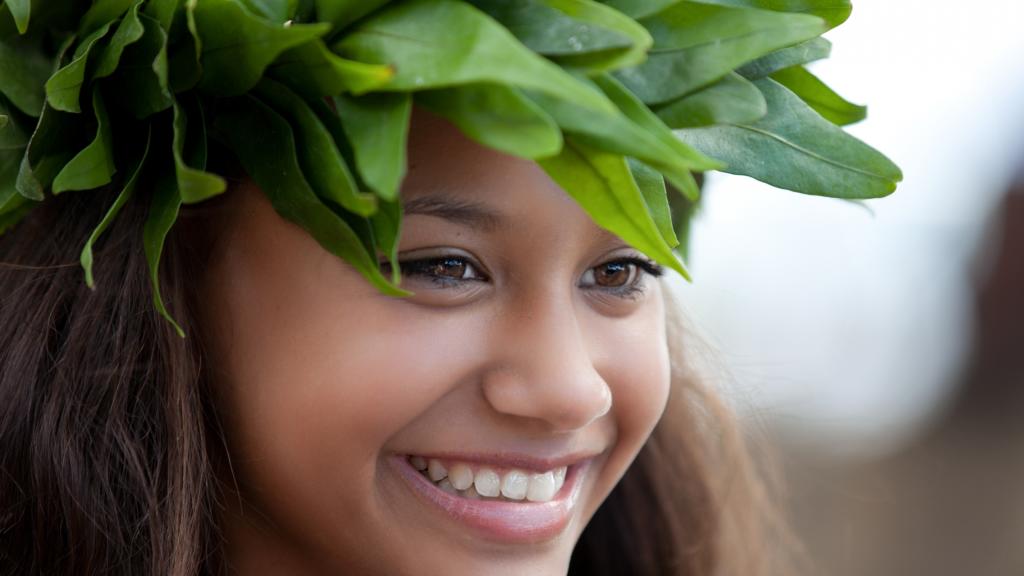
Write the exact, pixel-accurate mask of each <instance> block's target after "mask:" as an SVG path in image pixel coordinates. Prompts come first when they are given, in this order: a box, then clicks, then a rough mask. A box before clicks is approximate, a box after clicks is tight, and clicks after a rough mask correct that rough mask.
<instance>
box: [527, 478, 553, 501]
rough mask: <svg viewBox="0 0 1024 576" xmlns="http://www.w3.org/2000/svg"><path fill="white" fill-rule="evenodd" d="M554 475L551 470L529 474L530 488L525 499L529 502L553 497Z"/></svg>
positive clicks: (547, 499)
mask: <svg viewBox="0 0 1024 576" xmlns="http://www.w3.org/2000/svg"><path fill="white" fill-rule="evenodd" d="M555 492H556V490H555V475H554V474H553V473H551V472H545V473H543V474H534V475H533V476H530V488H529V489H528V490H527V491H526V499H527V500H529V501H530V502H547V501H549V500H551V499H552V498H554V497H555Z"/></svg>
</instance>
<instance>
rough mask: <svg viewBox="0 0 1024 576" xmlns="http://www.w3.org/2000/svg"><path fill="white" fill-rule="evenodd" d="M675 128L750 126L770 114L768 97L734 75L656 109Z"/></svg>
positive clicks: (666, 122)
mask: <svg viewBox="0 0 1024 576" xmlns="http://www.w3.org/2000/svg"><path fill="white" fill-rule="evenodd" d="M654 111H655V112H656V113H657V114H658V117H659V118H661V119H662V120H663V121H664V122H665V124H667V125H668V126H669V127H671V128H697V127H700V126H712V125H715V124H748V123H751V122H756V121H758V120H760V119H761V118H764V115H765V114H767V113H768V104H767V103H766V102H765V101H764V96H763V95H761V91H760V90H758V89H757V86H754V85H753V84H752V83H751V82H750V81H748V80H746V79H744V78H743V77H742V76H740V75H739V74H736V73H730V74H729V75H728V76H726V77H725V78H722V79H721V80H719V81H718V82H716V83H714V84H712V85H711V86H708V87H707V88H704V89H702V90H698V91H697V92H694V93H693V94H690V95H689V96H683V97H682V98H680V99H678V100H673V101H672V102H669V103H667V104H664V105H661V106H657V107H655V109H654Z"/></svg>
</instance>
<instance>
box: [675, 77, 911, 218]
mask: <svg viewBox="0 0 1024 576" xmlns="http://www.w3.org/2000/svg"><path fill="white" fill-rule="evenodd" d="M755 85H756V86H757V87H758V89H759V90H761V92H762V93H763V94H764V96H765V100H766V101H767V102H768V115H767V116H765V117H764V118H763V119H761V120H759V121H758V122H754V123H751V124H738V125H728V126H715V127H711V128H694V129H690V130H679V131H677V132H676V134H677V135H678V136H679V137H681V138H682V139H683V140H685V141H687V142H689V143H691V144H692V145H693V146H695V147H696V148H697V149H699V150H701V151H703V152H704V153H705V154H708V155H709V156H711V157H713V158H718V159H720V160H722V161H724V162H726V163H727V164H728V167H727V168H725V171H726V172H730V173H732V174H742V175H745V176H751V177H753V178H756V179H758V180H761V181H762V182H766V183H768V184H771V185H772V186H776V187H779V188H785V189H787V190H794V191H796V192H802V193H804V194H815V195H820V196H830V197H834V198H845V199H865V198H877V197H881V196H885V195H887V194H890V193H891V192H892V191H893V190H895V189H896V183H897V182H899V181H900V180H902V179H903V174H902V172H900V169H899V168H898V167H897V166H896V165H895V164H893V163H892V161H891V160H889V159H888V158H886V157H885V156H884V155H882V154H881V153H880V152H878V151H877V150H875V149H874V148H871V147H870V146H868V145H867V144H864V143H863V142H861V141H860V140H858V139H856V138H854V137H853V136H850V135H849V134H847V133H845V132H843V130H842V129H841V128H839V127H837V126H835V125H834V124H832V123H831V122H829V121H828V120H826V119H824V118H822V117H821V116H819V115H818V113H817V112H815V111H814V110H812V109H811V108H810V107H809V106H807V104H805V103H804V102H803V101H802V100H801V99H800V98H799V97H798V96H797V95H795V94H793V93H792V92H790V91H789V90H787V89H786V88H785V87H783V86H781V85H779V84H778V83H776V82H775V81H773V80H771V79H767V78H765V79H762V80H757V81H756V82H755Z"/></svg>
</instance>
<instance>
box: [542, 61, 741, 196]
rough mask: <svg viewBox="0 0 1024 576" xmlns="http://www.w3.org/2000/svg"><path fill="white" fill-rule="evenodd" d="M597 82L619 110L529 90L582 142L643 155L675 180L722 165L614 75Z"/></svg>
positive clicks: (638, 157)
mask: <svg viewBox="0 0 1024 576" xmlns="http://www.w3.org/2000/svg"><path fill="white" fill-rule="evenodd" d="M597 82H598V83H599V84H598V85H600V86H601V89H604V90H607V93H608V97H609V98H610V101H613V102H614V103H615V104H616V105H617V106H618V107H617V108H616V109H615V110H616V111H615V112H613V113H607V114H605V113H598V112H594V111H592V110H586V109H582V108H580V107H578V106H574V105H573V104H572V103H571V102H566V101H564V100H559V99H556V98H550V97H548V96H546V95H544V94H540V93H528V95H529V96H530V97H531V98H532V99H533V100H534V101H535V102H537V103H538V104H539V105H540V106H541V108H543V109H544V111H545V112H547V113H548V114H549V115H550V116H551V117H552V118H554V120H555V122H556V123H558V125H559V126H560V127H561V128H562V130H563V131H565V132H571V133H572V134H573V137H574V138H575V140H576V141H578V142H581V143H584V144H587V145H589V146H592V147H596V148H601V149H603V150H606V151H608V152H614V153H616V154H620V155H622V156H630V157H633V158H637V159H638V160H642V161H644V162H646V163H648V164H650V165H651V166H654V167H655V168H657V169H659V170H661V171H662V172H663V173H665V174H666V176H667V177H669V178H671V179H673V180H679V181H686V180H688V179H689V178H690V175H689V172H690V171H691V170H712V169H716V168H718V167H720V166H721V165H720V163H718V162H717V161H715V160H713V159H711V158H708V157H707V156H705V155H703V154H701V153H700V152H698V151H697V150H694V149H693V148H692V147H690V146H688V145H686V144H684V143H682V142H679V141H678V139H676V138H675V137H674V136H673V135H672V133H671V131H670V130H669V129H668V127H666V126H665V125H664V124H662V122H661V120H659V119H658V118H657V117H656V116H655V115H654V114H653V113H652V112H651V111H650V110H649V109H647V108H646V107H645V106H644V105H643V103H641V102H640V101H639V100H637V99H636V97H635V96H633V95H632V94H631V93H629V91H628V90H626V89H625V88H623V87H622V86H621V85H619V84H618V83H616V82H615V81H614V80H613V79H611V78H610V77H606V78H598V79H597ZM690 190H691V191H692V188H690Z"/></svg>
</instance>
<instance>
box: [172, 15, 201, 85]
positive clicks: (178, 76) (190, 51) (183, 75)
mask: <svg viewBox="0 0 1024 576" xmlns="http://www.w3.org/2000/svg"><path fill="white" fill-rule="evenodd" d="M195 9H196V3H195V2H189V3H187V4H186V5H185V31H184V34H185V35H187V36H188V37H187V38H186V39H185V40H183V41H181V42H180V43H179V44H178V48H177V49H176V50H174V51H172V52H171V53H170V54H168V60H167V80H168V84H169V85H170V88H171V90H172V91H173V92H174V93H175V94H178V93H180V92H184V91H186V90H190V89H192V88H193V87H195V85H196V84H198V83H199V80H200V79H201V78H202V76H203V66H202V65H201V64H200V63H199V54H201V53H202V51H203V43H202V42H201V41H200V40H199V33H198V32H197V31H196V15H195ZM168 42H169V43H172V42H171V40H170V39H168Z"/></svg>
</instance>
